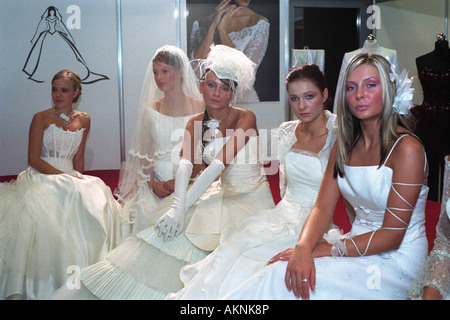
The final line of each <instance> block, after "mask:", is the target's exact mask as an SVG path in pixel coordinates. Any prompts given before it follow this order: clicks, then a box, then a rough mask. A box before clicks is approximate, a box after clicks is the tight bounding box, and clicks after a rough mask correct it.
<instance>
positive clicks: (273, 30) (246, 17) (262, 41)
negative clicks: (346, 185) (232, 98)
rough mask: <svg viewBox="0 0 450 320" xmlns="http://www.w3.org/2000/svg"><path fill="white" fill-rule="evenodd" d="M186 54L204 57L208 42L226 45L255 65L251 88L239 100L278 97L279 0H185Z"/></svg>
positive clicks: (245, 101)
mask: <svg viewBox="0 0 450 320" xmlns="http://www.w3.org/2000/svg"><path fill="white" fill-rule="evenodd" d="M186 11H187V12H188V14H187V16H186V36H187V39H186V40H187V41H186V43H187V53H188V56H189V58H190V59H203V58H205V56H204V55H205V52H208V51H209V50H208V48H209V46H211V44H225V45H226V44H229V45H233V46H234V47H235V48H236V49H238V50H240V51H242V52H244V53H245V54H246V55H247V56H248V57H249V58H250V59H251V60H252V61H253V62H254V63H255V64H256V78H255V84H254V88H253V90H251V92H248V93H246V94H245V95H244V96H243V97H242V98H241V101H237V102H238V103H257V102H264V101H279V100H280V89H279V88H280V1H278V0H186Z"/></svg>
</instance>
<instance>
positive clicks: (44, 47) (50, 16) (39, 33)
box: [22, 6, 109, 84]
mask: <svg viewBox="0 0 450 320" xmlns="http://www.w3.org/2000/svg"><path fill="white" fill-rule="evenodd" d="M61 40H63V41H61ZM31 43H32V47H31V50H30V52H29V53H28V56H27V60H26V62H25V64H24V66H23V69H22V71H23V72H25V73H26V74H27V75H28V79H29V80H32V81H35V82H38V83H43V82H45V80H47V78H48V77H46V76H44V75H43V71H42V70H43V69H45V67H44V66H42V65H43V64H44V65H45V63H44V60H46V61H45V62H47V63H50V64H51V66H52V67H53V66H54V65H55V64H56V62H57V61H58V62H59V61H60V60H64V61H66V59H67V58H69V59H70V60H71V62H70V63H71V64H72V65H73V64H74V63H75V64H76V66H73V67H72V66H70V67H71V68H72V69H73V70H76V71H77V73H78V74H79V75H80V76H81V78H82V80H81V83H83V84H91V83H94V82H97V81H101V80H109V77H108V76H106V75H103V74H99V73H95V72H92V71H91V70H90V69H89V67H88V65H87V63H86V61H85V60H84V58H83V57H82V55H81V53H80V51H79V50H78V49H77V47H76V46H75V40H74V38H73V37H72V35H71V34H70V32H69V30H68V29H67V27H66V25H65V24H64V22H63V18H62V15H61V13H60V12H59V10H58V9H57V8H56V7H54V6H49V7H48V8H47V9H45V11H44V13H43V14H42V15H41V19H40V21H39V24H38V25H37V27H36V31H35V33H34V35H33V38H32V39H31ZM68 48H69V49H70V51H71V52H72V53H70V52H69V54H61V55H58V54H57V52H63V51H62V50H65V51H66V52H67V49H68ZM49 49H50V50H49ZM55 49H56V50H55ZM50 52H52V53H53V54H54V55H53V54H52V55H49V53H50ZM55 57H58V59H54V58H55ZM60 58H62V59H60ZM47 60H48V61H47ZM64 68H68V66H67V63H66V64H65V66H64ZM49 72H50V73H51V72H52V71H51V70H49ZM49 79H50V78H49Z"/></svg>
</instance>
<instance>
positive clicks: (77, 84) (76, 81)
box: [52, 70, 82, 103]
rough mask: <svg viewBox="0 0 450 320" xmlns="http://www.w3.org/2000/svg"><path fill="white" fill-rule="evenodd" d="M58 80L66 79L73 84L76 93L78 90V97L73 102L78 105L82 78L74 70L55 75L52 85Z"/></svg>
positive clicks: (62, 71)
mask: <svg viewBox="0 0 450 320" xmlns="http://www.w3.org/2000/svg"><path fill="white" fill-rule="evenodd" d="M58 79H66V80H69V81H70V82H71V83H72V88H73V90H74V91H77V90H78V95H77V96H76V97H75V98H74V99H73V101H72V102H74V103H76V102H78V100H80V97H81V89H82V87H81V78H80V76H79V75H78V73H76V72H75V71H72V70H61V71H59V72H58V73H57V74H55V75H54V77H53V79H52V83H53V82H54V81H55V80H58Z"/></svg>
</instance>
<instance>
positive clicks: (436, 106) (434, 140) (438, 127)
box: [411, 34, 450, 202]
mask: <svg viewBox="0 0 450 320" xmlns="http://www.w3.org/2000/svg"><path fill="white" fill-rule="evenodd" d="M416 66H417V71H418V74H419V80H420V84H421V85H422V90H423V102H422V104H421V105H417V106H415V107H414V108H413V109H412V110H411V111H412V113H413V115H414V116H415V117H416V119H417V129H416V133H417V135H418V136H419V137H420V138H421V140H422V142H423V144H424V146H425V151H426V153H427V158H428V164H429V174H428V185H429V187H430V191H429V194H428V198H429V199H430V200H433V201H438V202H440V200H441V194H442V186H443V168H444V161H445V160H444V158H445V156H446V155H448V154H449V153H450V90H449V88H450V49H449V46H448V41H447V40H446V39H445V36H444V35H443V34H438V36H437V41H436V43H435V49H434V51H432V52H430V53H427V54H425V55H423V56H420V57H418V58H417V59H416Z"/></svg>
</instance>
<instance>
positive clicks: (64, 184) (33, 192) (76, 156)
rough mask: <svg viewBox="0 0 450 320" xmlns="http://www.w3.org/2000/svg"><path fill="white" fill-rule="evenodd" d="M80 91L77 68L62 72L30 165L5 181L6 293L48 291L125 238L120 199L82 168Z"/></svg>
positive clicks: (2, 257)
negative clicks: (9, 180) (122, 235)
mask: <svg viewBox="0 0 450 320" xmlns="http://www.w3.org/2000/svg"><path fill="white" fill-rule="evenodd" d="M80 95H81V80H80V78H79V76H78V75H77V74H76V73H74V72H72V71H69V70H63V71H61V72H59V73H57V74H56V75H55V77H54V78H53V80H52V100H53V104H54V107H53V108H50V109H48V110H45V111H42V112H39V113H37V114H35V116H34V117H33V120H32V123H31V126H30V140H29V148H28V163H29V165H30V166H29V167H28V168H27V169H26V170H25V171H23V172H22V173H20V174H19V176H18V177H17V180H14V181H12V182H10V183H2V184H0V298H1V299H5V298H7V299H48V298H49V297H50V296H51V295H52V294H53V293H54V291H55V290H56V289H57V288H59V287H61V286H62V285H65V284H69V285H71V283H70V281H69V282H68V280H69V279H68V278H69V277H70V276H73V275H74V273H75V272H77V271H79V270H80V269H81V268H83V267H85V266H88V265H90V264H92V263H95V262H97V261H100V260H102V259H104V258H105V257H106V254H107V253H108V252H109V251H110V250H111V249H113V248H114V247H115V245H116V244H117V243H118V242H119V241H120V240H121V239H120V238H121V234H120V231H121V230H120V213H121V208H120V205H119V204H118V203H117V202H116V200H115V199H114V197H113V195H112V193H111V190H110V189H109V187H108V186H106V185H105V183H104V182H103V181H102V180H101V179H99V178H97V177H93V176H88V175H83V174H82V173H83V171H84V150H85V144H86V137H87V134H88V132H89V128H90V117H89V115H88V114H87V113H84V112H81V111H78V110H73V107H72V103H75V102H76V101H77V100H78V98H79V96H80Z"/></svg>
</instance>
